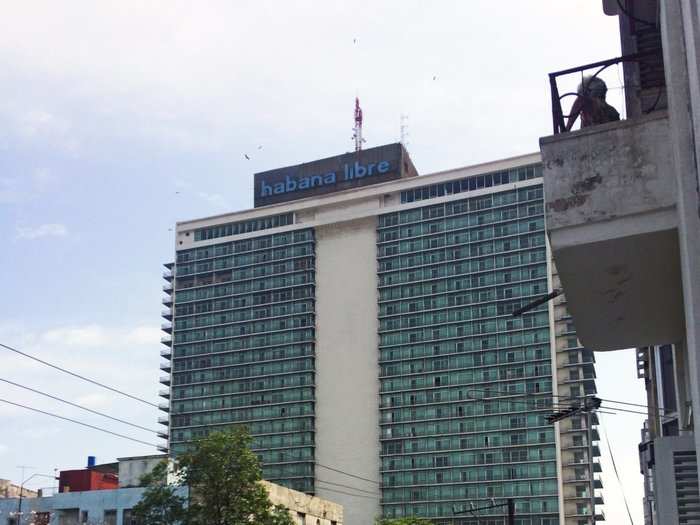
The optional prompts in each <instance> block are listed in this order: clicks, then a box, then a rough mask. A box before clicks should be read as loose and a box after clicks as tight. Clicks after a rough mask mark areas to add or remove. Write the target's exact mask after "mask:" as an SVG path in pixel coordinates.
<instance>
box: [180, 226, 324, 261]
mask: <svg viewBox="0 0 700 525" xmlns="http://www.w3.org/2000/svg"><path fill="white" fill-rule="evenodd" d="M313 239H314V230H313V229H306V230H296V231H294V232H284V233H276V234H273V235H265V236H261V237H255V238H251V239H243V240H240V241H230V242H222V243H218V244H214V245H210V246H202V247H200V248H192V249H189V250H180V251H178V252H177V262H178V263H184V262H190V261H198V260H201V259H212V258H215V257H223V256H226V255H230V254H232V253H245V252H252V251H257V250H266V249H268V248H272V247H274V246H283V245H285V244H293V243H299V242H306V241H310V240H313Z"/></svg>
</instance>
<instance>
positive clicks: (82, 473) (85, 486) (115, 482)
mask: <svg viewBox="0 0 700 525" xmlns="http://www.w3.org/2000/svg"><path fill="white" fill-rule="evenodd" d="M118 473H119V471H118V469H117V464H116V463H115V464H111V463H109V464H106V465H97V466H95V467H91V468H83V469H79V470H62V471H61V473H60V474H59V478H58V479H59V481H58V491H59V492H83V491H87V490H109V489H117V488H119V474H118Z"/></svg>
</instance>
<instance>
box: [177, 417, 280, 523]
mask: <svg viewBox="0 0 700 525" xmlns="http://www.w3.org/2000/svg"><path fill="white" fill-rule="evenodd" d="M251 441H252V438H251V437H250V435H249V434H248V431H247V430H246V429H245V428H244V427H237V428H234V429H233V430H231V431H229V432H215V433H212V434H209V435H208V436H207V437H205V438H202V439H199V440H197V441H196V442H195V444H194V447H193V448H192V450H191V451H190V452H187V453H185V454H183V455H182V456H181V457H180V459H179V467H180V468H181V469H182V470H181V472H182V482H183V483H184V484H185V485H187V486H189V487H190V491H191V497H190V502H189V508H188V510H187V521H188V525H250V524H251V523H254V524H256V525H293V524H294V522H293V521H292V518H291V516H290V515H289V512H288V511H287V509H285V508H284V507H282V506H273V505H272V503H271V502H270V498H269V497H268V493H267V490H266V489H265V487H264V486H263V485H262V483H260V481H261V479H262V471H261V468H260V463H259V461H258V457H257V456H256V455H255V454H254V453H253V452H252V451H251V450H250V445H251Z"/></svg>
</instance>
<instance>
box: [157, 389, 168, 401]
mask: <svg viewBox="0 0 700 525" xmlns="http://www.w3.org/2000/svg"><path fill="white" fill-rule="evenodd" d="M158 397H164V398H165V399H170V389H169V388H161V389H160V390H158Z"/></svg>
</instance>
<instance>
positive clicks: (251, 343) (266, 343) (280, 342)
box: [173, 330, 314, 357]
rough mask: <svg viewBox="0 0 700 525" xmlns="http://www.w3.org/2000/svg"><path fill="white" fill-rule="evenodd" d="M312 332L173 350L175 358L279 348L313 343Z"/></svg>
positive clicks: (229, 340)
mask: <svg viewBox="0 0 700 525" xmlns="http://www.w3.org/2000/svg"><path fill="white" fill-rule="evenodd" d="M313 338H314V332H313V330H301V331H300V330H297V331H293V332H285V333H283V334H271V335H269V336H255V337H244V338H237V339H225V340H220V341H203V342H200V343H194V344H181V345H176V346H175V349H174V350H173V355H174V356H175V357H185V356H190V355H202V354H212V353H218V352H232V351H237V350H248V349H253V348H254V349H256V350H263V349H264V348H265V347H273V346H274V347H280V346H285V345H289V344H291V343H306V342H313Z"/></svg>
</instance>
